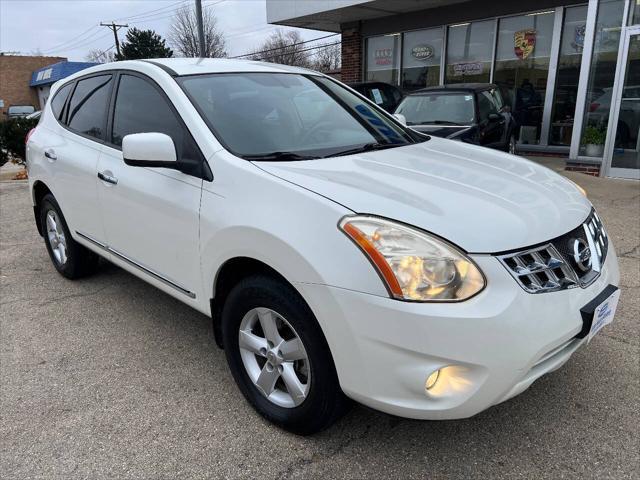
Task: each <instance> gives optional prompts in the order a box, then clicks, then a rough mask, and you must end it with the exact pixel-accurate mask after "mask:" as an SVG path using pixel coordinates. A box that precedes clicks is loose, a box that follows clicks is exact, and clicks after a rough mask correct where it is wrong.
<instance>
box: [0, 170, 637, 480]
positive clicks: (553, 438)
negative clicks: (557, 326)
mask: <svg viewBox="0 0 640 480" xmlns="http://www.w3.org/2000/svg"><path fill="white" fill-rule="evenodd" d="M571 178H573V179H574V180H577V181H579V182H580V183H581V184H582V185H583V186H584V187H585V188H586V189H587V190H588V191H589V195H590V198H591V199H592V201H593V202H594V203H595V205H596V206H597V207H598V208H599V211H600V213H601V216H602V217H603V218H604V221H605V224H606V226H607V227H608V230H609V233H610V235H611V237H613V239H614V241H615V244H616V247H617V249H618V253H619V255H620V257H621V258H620V262H621V267H622V289H623V294H622V301H621V305H620V308H619V310H618V315H617V317H616V320H615V322H614V324H613V325H610V326H609V327H606V328H605V329H604V330H603V331H602V332H601V333H600V334H599V335H598V336H597V337H596V338H595V339H594V340H593V341H592V343H591V344H590V345H589V346H587V347H586V348H582V349H580V350H579V351H578V352H577V353H576V354H575V355H574V357H573V358H572V360H571V361H570V362H569V363H568V364H567V365H565V366H564V367H563V368H562V369H561V370H559V371H557V372H555V373H552V374H550V375H548V376H546V377H544V378H542V379H540V380H539V381H537V382H536V383H535V384H534V385H533V386H532V387H531V389H529V390H528V391H526V392H525V393H523V394H522V395H520V396H518V397H516V398H514V399H512V400H510V401H508V402H506V403H503V404H501V405H498V406H496V407H493V408H491V409H490V410H488V411H486V412H484V413H482V414H480V415H478V416H476V417H474V418H471V419H467V420H460V421H446V422H418V421H410V420H403V419H400V418H395V417H391V416H388V415H384V414H381V413H377V412H374V411H371V410H368V409H365V408H363V407H356V408H354V410H353V411H352V412H351V413H350V414H349V415H348V416H347V417H346V418H344V419H343V420H342V421H341V422H339V423H338V424H337V425H336V426H335V427H333V428H331V429H330V430H328V431H326V432H323V433H321V434H319V435H317V436H314V437H312V438H300V437H296V436H293V435H290V434H287V433H284V432H282V431H280V430H278V429H277V428H275V427H273V426H271V425H270V424H268V423H266V422H265V421H263V420H262V419H261V418H260V417H259V416H258V415H257V414H255V413H254V412H253V410H252V409H251V408H249V406H248V405H247V404H246V403H245V401H244V399H243V398H242V397H241V395H240V393H239V392H238V390H237V389H236V387H235V385H234V383H233V380H232V379H231V376H230V374H229V371H228V370H227V366H226V363H225V359H224V355H223V352H221V351H220V350H218V349H217V348H216V347H215V346H214V343H213V338H212V334H211V328H210V322H209V320H208V319H207V318H206V317H204V316H203V315H200V314H199V313H196V312H195V311H193V310H191V309H190V308H188V307H186V306H184V305H183V304H181V303H179V302H178V301H176V300H174V299H172V298H171V297H169V296H167V295H165V294H163V293H161V292H160V291H158V290H156V289H154V288H153V287H151V286H149V285H147V284H145V283H144V282H142V281H141V280H138V279H137V278H135V277H133V276H132V275H129V274H128V273H125V272H124V271H122V270H120V269H118V268H116V267H113V266H111V265H108V264H105V265H104V266H103V267H102V269H101V271H100V273H99V274H97V275H95V276H93V277H91V278H89V279H86V280H82V281H77V282H70V281H68V280H65V279H63V278H62V277H61V276H59V275H58V274H57V273H56V272H55V271H54V269H53V267H52V266H51V264H50V263H49V259H48V257H47V254H46V251H45V248H44V244H43V241H42V239H41V238H40V237H39V236H38V234H37V232H36V228H35V226H34V223H33V220H32V212H31V207H30V204H29V199H28V192H27V185H26V184H24V183H4V184H0V217H1V218H0V221H1V223H0V242H1V243H0V267H1V279H0V288H1V302H2V305H1V306H0V309H1V312H0V327H1V331H0V334H1V336H0V362H1V364H0V381H1V399H0V400H1V401H0V415H1V419H2V421H1V425H0V452H1V458H0V472H1V473H0V476H1V477H2V478H5V479H17V478H27V477H41V478H61V479H62V478H64V479H70V478H91V479H95V478H130V477H136V478H167V479H174V478H196V477H197V478H201V477H216V478H262V479H275V478H278V479H279V478H305V479H306V478H326V479H333V478H366V479H373V478H384V479H392V478H393V479H395V478H401V479H408V478H434V477H435V478H442V477H449V478H468V477H472V476H473V477H480V478H495V477H497V476H504V477H510V478H515V477H525V478H554V479H556V478H596V477H597V478H605V477H609V478H638V476H639V475H640V466H639V460H638V458H639V457H638V455H639V454H638V452H639V451H640V445H639V441H638V432H639V431H640V425H639V416H640V406H639V397H640V395H639V393H640V391H639V378H638V377H639V365H638V361H639V345H638V344H639V330H638V329H639V322H640V311H639V310H640V295H639V293H640V284H639V279H638V276H639V270H640V249H639V246H638V245H639V243H640V225H639V223H640V188H639V186H638V183H637V182H636V183H634V182H627V181H616V180H602V179H595V178H590V177H586V176H583V175H579V174H574V175H572V176H571Z"/></svg>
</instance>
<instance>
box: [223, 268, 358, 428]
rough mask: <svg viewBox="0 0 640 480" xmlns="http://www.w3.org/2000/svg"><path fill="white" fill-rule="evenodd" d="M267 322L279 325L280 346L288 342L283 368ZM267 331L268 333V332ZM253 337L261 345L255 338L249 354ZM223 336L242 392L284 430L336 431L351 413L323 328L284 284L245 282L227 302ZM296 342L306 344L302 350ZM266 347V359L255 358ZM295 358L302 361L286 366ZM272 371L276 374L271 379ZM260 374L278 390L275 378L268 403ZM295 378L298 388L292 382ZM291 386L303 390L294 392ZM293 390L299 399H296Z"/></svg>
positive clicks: (255, 278)
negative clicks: (337, 424) (246, 337)
mask: <svg viewBox="0 0 640 480" xmlns="http://www.w3.org/2000/svg"><path fill="white" fill-rule="evenodd" d="M268 318H271V319H272V320H274V321H275V323H274V324H275V325H276V331H277V332H278V335H281V337H280V340H282V339H284V341H286V342H287V343H286V344H284V343H280V344H279V345H280V346H281V347H282V348H283V350H285V353H283V354H282V355H281V356H280V360H279V361H280V362H282V363H278V362H279V361H278V354H279V353H282V352H279V349H278V345H274V344H268V343H267V338H269V337H272V338H273V337H274V335H273V333H271V334H270V335H267V334H266V333H264V332H265V331H267V330H271V327H269V326H268V325H269V324H270V321H268V322H267V323H263V322H265V321H266V319H268ZM252 324H253V327H251V325H252ZM262 325H267V328H266V329H265V330H263V329H262ZM241 329H242V332H243V333H241ZM248 331H252V332H253V333H252V335H255V337H256V338H257V339H259V341H258V342H257V343H255V344H254V343H253V340H255V339H256V338H253V337H251V338H252V339H253V340H252V349H248V348H246V347H247V341H245V342H243V346H244V347H245V348H241V346H240V341H241V337H244V335H245V334H246V332H248ZM222 335H223V341H224V346H225V353H226V356H227V361H228V363H229V368H230V369H231V373H232V375H233V377H234V379H235V381H236V383H237V384H238V387H239V388H240V391H241V392H242V393H243V395H244V396H245V398H246V399H247V400H248V401H249V403H251V405H252V406H253V407H254V408H255V409H256V410H257V411H258V413H260V414H261V415H262V416H263V417H265V418H266V419H268V420H270V421H271V422H273V423H275V424H276V425H278V426H280V427H281V428H283V429H285V430H287V431H290V432H292V433H296V434H298V435H311V434H313V433H316V432H319V431H321V430H323V429H325V428H327V427H329V426H330V425H332V424H333V423H334V422H335V421H337V420H338V419H339V418H340V417H341V416H342V415H344V414H345V413H346V412H347V410H348V409H349V406H350V404H351V402H350V401H349V400H348V399H347V397H346V396H345V395H344V394H343V393H342V390H341V389H340V385H339V382H338V375H337V374H336V370H335V366H334V364H333V359H332V357H331V352H330V351H329V346H328V345H327V342H326V340H325V338H324V335H323V333H322V330H321V329H320V326H319V325H318V323H317V321H316V319H315V317H314V315H313V313H312V312H311V310H310V309H309V307H308V306H307V305H306V303H305V302H304V300H303V299H302V298H301V297H300V296H299V294H298V293H297V292H296V291H295V290H294V289H293V288H292V287H291V286H290V285H288V284H286V283H285V282H283V281H279V280H277V279H274V278H271V277H268V276H263V275H259V276H253V277H248V278H246V279H244V280H241V281H240V282H239V283H238V284H237V285H236V286H235V287H234V288H233V289H232V290H231V292H230V293H229V296H228V297H227V300H226V301H225V304H224V307H223V310H222ZM296 338H298V339H299V340H300V342H301V343H302V348H301V349H300V347H299V343H296ZM265 343H267V345H266V346H264V347H263V348H265V352H264V354H262V353H260V354H258V353H256V352H257V351H258V350H259V348H258V346H260V345H264V344H265ZM292 344H295V345H297V346H298V348H297V354H295V353H293V354H292V353H291V351H290V350H294V349H288V348H287V345H289V346H291V345H292ZM303 355H306V356H305V358H304V359H301V357H302V356H303ZM292 358H298V360H295V361H287V360H291V359H292ZM271 361H273V363H271ZM269 365H271V366H272V368H271V371H272V372H273V373H268V371H270V370H269V368H268V367H269ZM274 368H276V369H277V370H274ZM276 372H281V374H280V373H276ZM258 373H259V375H258V379H260V375H263V374H264V375H265V376H268V381H267V384H273V382H274V380H273V379H274V378H275V384H274V385H273V387H269V386H267V387H265V389H269V388H273V390H272V392H271V393H270V396H269V397H267V395H266V394H265V393H263V391H265V390H260V389H259V387H258V386H257V384H258V383H260V382H258V383H256V381H255V378H256V375H257V374H258ZM292 374H293V375H295V376H296V378H297V380H298V381H297V382H296V381H295V379H294V380H291V379H292ZM252 376H253V379H252ZM269 379H270V381H269ZM285 380H286V381H285ZM292 383H293V384H294V385H297V386H298V387H299V388H298V389H296V388H293V389H290V388H289V385H291V384H292ZM291 390H293V391H294V392H300V395H297V396H295V397H296V398H295V399H294V395H292V394H291ZM303 391H304V393H302V392H303Z"/></svg>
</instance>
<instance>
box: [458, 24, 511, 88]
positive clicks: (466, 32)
mask: <svg viewBox="0 0 640 480" xmlns="http://www.w3.org/2000/svg"><path fill="white" fill-rule="evenodd" d="M494 30H495V22H494V21H493V20H486V21H482V22H469V23H461V24H458V25H451V26H449V30H448V36H447V71H446V83H461V82H488V81H489V78H490V73H491V58H492V56H493V39H494ZM511 44H512V45H513V40H512V42H511ZM512 49H513V47H512Z"/></svg>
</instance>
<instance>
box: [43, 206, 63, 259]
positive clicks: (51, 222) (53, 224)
mask: <svg viewBox="0 0 640 480" xmlns="http://www.w3.org/2000/svg"><path fill="white" fill-rule="evenodd" d="M47 239H48V240H49V245H50V246H51V251H52V252H53V257H54V258H55V261H56V263H57V264H58V265H60V266H62V265H64V264H65V263H67V239H66V238H65V235H64V230H62V222H61V221H60V218H59V217H58V214H57V213H56V212H55V211H54V210H49V211H48V212H47Z"/></svg>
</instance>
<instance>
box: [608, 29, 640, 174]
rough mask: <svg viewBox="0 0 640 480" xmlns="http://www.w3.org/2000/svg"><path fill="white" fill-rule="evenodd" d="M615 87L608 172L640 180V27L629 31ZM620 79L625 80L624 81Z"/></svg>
mask: <svg viewBox="0 0 640 480" xmlns="http://www.w3.org/2000/svg"><path fill="white" fill-rule="evenodd" d="M623 59H624V61H623V64H622V65H620V68H619V71H618V81H617V82H616V84H615V86H614V90H615V92H612V93H614V95H613V98H615V102H614V105H613V106H614V109H613V111H612V112H613V115H614V117H613V119H612V120H613V122H612V124H611V126H610V127H609V128H611V129H612V132H610V133H614V134H615V136H614V135H611V136H610V137H609V138H610V141H609V147H608V152H607V159H606V160H607V166H608V168H607V169H606V171H605V174H606V175H607V176H610V177H624V178H638V179H640V28H637V27H634V28H630V29H628V30H627V33H626V36H625V45H624V50H623ZM620 79H624V80H623V81H622V82H621V81H620Z"/></svg>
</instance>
